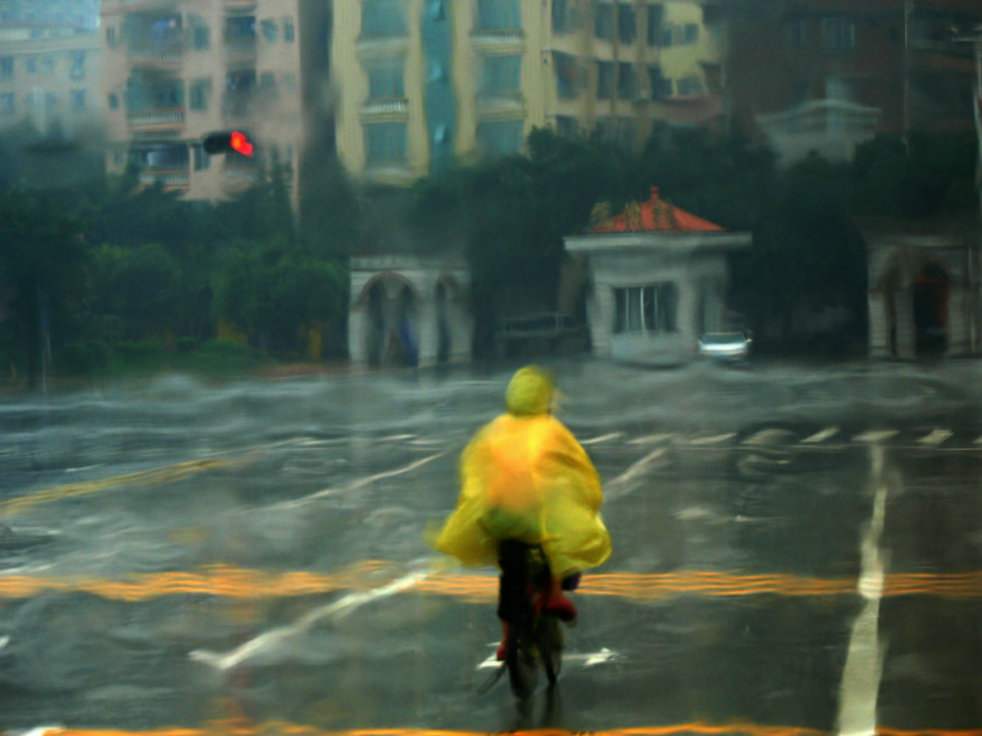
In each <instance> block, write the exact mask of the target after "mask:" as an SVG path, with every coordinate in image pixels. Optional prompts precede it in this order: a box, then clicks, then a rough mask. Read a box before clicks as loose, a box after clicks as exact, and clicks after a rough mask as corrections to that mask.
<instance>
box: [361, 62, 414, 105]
mask: <svg viewBox="0 0 982 736" xmlns="http://www.w3.org/2000/svg"><path fill="white" fill-rule="evenodd" d="M405 76H406V74H405V68H404V67H403V62H402V60H401V59H399V60H389V61H377V62H375V63H373V64H372V65H371V66H370V67H368V98H369V99H370V100H379V99H384V98H387V97H405V96H406V89H405Z"/></svg>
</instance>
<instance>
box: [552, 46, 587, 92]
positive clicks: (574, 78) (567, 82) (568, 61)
mask: <svg viewBox="0 0 982 736" xmlns="http://www.w3.org/2000/svg"><path fill="white" fill-rule="evenodd" d="M552 65H553V68H554V70H555V72H556V91H557V92H558V94H559V97H560V98H561V99H564V100H570V99H573V98H574V97H576V96H577V95H578V94H579V93H580V79H579V77H580V75H579V72H578V69H577V66H576V57H574V56H572V55H571V54H563V53H560V52H558V51H556V52H553V54H552Z"/></svg>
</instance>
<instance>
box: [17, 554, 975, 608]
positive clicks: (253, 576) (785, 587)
mask: <svg viewBox="0 0 982 736" xmlns="http://www.w3.org/2000/svg"><path fill="white" fill-rule="evenodd" d="M401 572H402V567H401V566H400V565H398V564H397V563H394V562H387V561H384V560H366V561H363V562H359V563H357V564H355V565H352V566H349V567H347V568H344V569H342V570H340V571H338V572H335V573H317V572H303V571H287V572H268V571H262V570H250V569H243V568H236V567H230V566H227V565H213V566H209V567H205V568H201V569H199V570H197V571H190V572H160V573H149V574H141V575H132V576H129V577H126V578H122V579H108V578H97V577H90V578H89V577H87V578H82V577H56V576H45V575H0V598H8V599H10V598H31V597H34V596H36V595H40V594H42V593H59V592H60V593H90V594H93V595H98V596H101V597H103V598H107V599H112V600H121V601H143V600H150V599H153V598H159V597H162V596H167V595H211V596H220V597H226V598H238V599H256V598H287V597H296V596H304V595H322V594H325V593H333V592H336V591H340V590H371V589H373V588H376V587H379V586H381V585H385V584H386V583H388V582H391V580H392V579H394V577H395V576H397V575H399V574H401ZM409 589H411V590H413V591H415V592H418V593H425V594H431V595H445V596H453V597H458V598H462V599H464V600H466V601H469V602H475V603H488V602H491V601H493V600H494V599H495V597H496V596H497V594H498V582H497V578H496V577H494V576H492V575H474V574H432V575H429V576H426V577H421V578H420V579H419V580H417V581H415V582H414V583H413V584H412V585H411V586H409ZM855 591H856V581H855V579H853V578H810V577H801V576H795V575H783V574H772V575H744V574H739V573H731V572H713V571H700V570H686V571H679V572H674V573H653V574H641V573H605V574H592V575H588V576H586V577H585V578H584V580H583V584H582V585H581V587H580V589H579V590H578V591H577V592H578V594H580V595H594V596H611V597H617V598H624V599H628V600H636V601H656V600H661V599H665V598H670V597H675V596H680V595H701V596H749V595H780V596H837V595H852V594H855ZM884 595H885V596H887V597H890V596H904V595H930V596H941V597H946V598H974V597H979V596H980V595H982V571H976V572H968V573H954V574H947V575H943V574H938V575H928V574H923V573H895V574H893V575H888V576H887V578H886V585H885V590H884Z"/></svg>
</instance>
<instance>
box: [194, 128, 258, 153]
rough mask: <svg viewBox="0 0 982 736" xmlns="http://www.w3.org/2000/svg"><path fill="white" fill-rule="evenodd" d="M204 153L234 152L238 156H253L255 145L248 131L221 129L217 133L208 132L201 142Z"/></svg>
mask: <svg viewBox="0 0 982 736" xmlns="http://www.w3.org/2000/svg"><path fill="white" fill-rule="evenodd" d="M201 146H202V148H204V149H205V153H209V154H214V153H236V154H239V155H240V156H246V157H248V158H253V157H254V156H255V153H256V146H255V144H254V143H253V142H252V139H251V138H250V137H249V134H248V133H244V132H243V131H241V130H223V131H220V132H218V133H209V134H208V135H206V136H205V138H204V140H203V141H202V142H201Z"/></svg>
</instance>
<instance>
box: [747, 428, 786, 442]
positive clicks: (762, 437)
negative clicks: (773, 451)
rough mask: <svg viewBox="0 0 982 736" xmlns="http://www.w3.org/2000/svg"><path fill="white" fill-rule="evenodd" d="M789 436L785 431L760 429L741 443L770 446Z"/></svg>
mask: <svg viewBox="0 0 982 736" xmlns="http://www.w3.org/2000/svg"><path fill="white" fill-rule="evenodd" d="M789 434H790V432H788V431H787V430H786V429H762V430H761V431H759V432H758V433H757V434H755V435H753V436H752V437H748V438H747V439H745V440H744V441H743V444H745V445H770V444H774V443H775V442H779V441H780V440H781V439H783V438H785V437H787V436H788V435H789Z"/></svg>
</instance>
